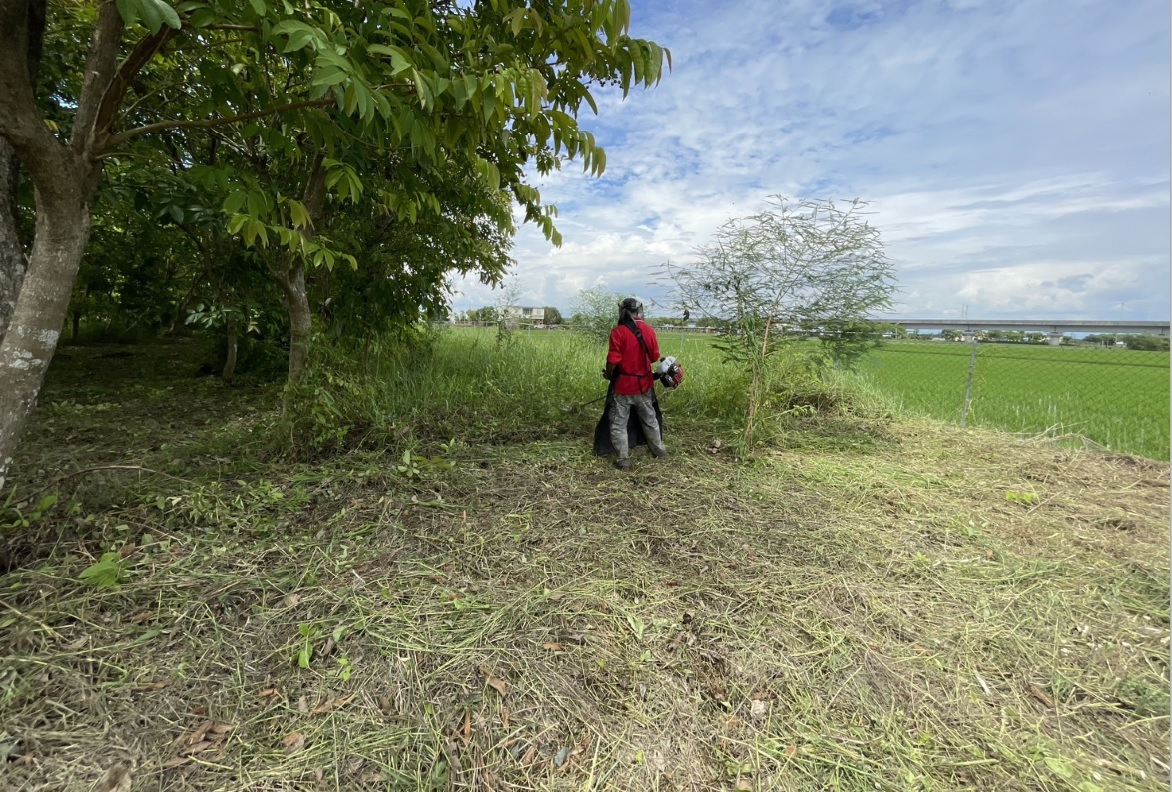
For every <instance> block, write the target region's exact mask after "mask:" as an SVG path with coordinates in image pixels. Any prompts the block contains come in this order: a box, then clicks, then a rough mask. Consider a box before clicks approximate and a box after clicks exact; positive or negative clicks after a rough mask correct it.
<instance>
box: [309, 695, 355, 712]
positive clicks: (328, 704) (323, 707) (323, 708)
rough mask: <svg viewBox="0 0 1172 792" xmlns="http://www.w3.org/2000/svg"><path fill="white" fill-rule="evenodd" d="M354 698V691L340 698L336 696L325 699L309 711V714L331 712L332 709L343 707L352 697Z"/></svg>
mask: <svg viewBox="0 0 1172 792" xmlns="http://www.w3.org/2000/svg"><path fill="white" fill-rule="evenodd" d="M352 698H354V694H353V693H351V694H350V695H349V696H339V697H338V698H335V699H326V700H325V701H323V702H322V703H320V704H318V705H317V706H316V707H314V708H313V709H311V710H310V711H309V714H310V715H324V714H325V713H327V712H329V711H330V710H336V709H339V708H341V707H344V706H346V704H348V703H349V702H350V699H352Z"/></svg>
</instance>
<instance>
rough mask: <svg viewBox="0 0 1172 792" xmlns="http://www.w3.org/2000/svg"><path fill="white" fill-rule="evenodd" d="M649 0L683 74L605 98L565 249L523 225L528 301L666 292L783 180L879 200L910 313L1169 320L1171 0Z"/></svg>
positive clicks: (460, 301) (559, 188)
mask: <svg viewBox="0 0 1172 792" xmlns="http://www.w3.org/2000/svg"><path fill="white" fill-rule="evenodd" d="M632 5H633V6H634V8H633V14H632V32H633V34H634V35H640V36H645V37H648V38H652V39H654V40H656V41H658V42H659V43H661V44H663V45H665V46H667V47H669V48H671V50H672V54H673V59H674V65H675V69H674V71H673V73H671V74H669V75H667V76H665V77H664V79H663V82H662V83H661V84H660V85H659V86H658V87H657V88H655V89H653V90H651V91H647V92H642V91H639V92H634V93H632V95H631V96H630V97H629V98H628V99H627V100H626V101H625V102H624V101H620V97H619V96H618V94H617V92H615V91H603V92H600V93H599V94H598V97H599V109H600V115H599V117H598V118H593V117H585V118H583V119H582V121H583V125H584V126H585V127H587V128H589V129H591V130H592V131H594V132H595V133H596V135H597V138H598V141H599V143H600V144H602V145H603V146H605V147H606V149H607V159H608V170H607V172H606V174H605V175H604V176H603V177H602V179H598V180H592V179H588V178H586V177H584V176H582V175H581V172H580V168H579V167H578V166H575V165H573V164H570V165H568V166H567V168H566V169H565V170H564V171H562V172H559V173H556V174H552V175H551V176H550V177H548V178H546V179H544V180H542V183H541V184H540V185H539V186H540V187H541V190H542V194H543V196H544V198H545V199H546V200H547V201H549V202H552V203H556V204H558V206H559V209H560V210H561V213H560V218H559V221H558V222H559V228H560V229H561V230H562V232H563V234H564V235H565V239H566V244H565V245H564V246H563V247H562V248H561V249H560V250H554V249H551V248H550V246H549V245H548V243H546V242H545V240H544V239H542V238H541V236H540V234H539V233H537V232H536V230H534V229H533V228H532V227H526V228H523V229H522V231H521V233H520V234H519V235H518V238H517V248H516V251H515V257H516V258H517V260H518V268H517V280H518V281H519V282H520V283H521V284H522V285H523V288H524V290H525V292H526V298H527V299H529V300H532V301H533V302H541V303H544V304H553V305H558V306H560V307H562V308H568V307H569V304H570V303H571V301H572V299H573V296H574V294H575V293H576V291H577V290H578V289H579V288H582V287H584V286H590V285H594V283H595V282H597V281H598V280H599V279H600V278H601V279H603V280H605V281H606V282H607V283H608V284H610V285H611V286H612V287H613V288H615V289H616V290H620V291H634V292H638V293H642V294H648V295H650V296H652V297H656V296H661V295H662V293H663V288H662V287H660V286H654V285H649V284H650V282H651V281H652V279H653V277H654V272H655V270H656V269H657V268H658V266H659V265H660V264H662V262H663V261H664V260H666V259H668V258H672V259H674V260H679V259H682V258H686V257H688V256H689V255H691V253H692V251H693V250H694V249H695V247H696V246H697V245H700V244H702V243H704V242H705V241H707V240H708V239H709V237H710V235H711V233H712V232H713V230H714V229H715V228H716V227H717V226H718V225H719V224H720V223H721V222H723V221H724V220H727V219H728V218H730V217H733V216H736V215H739V214H745V213H748V212H751V211H753V210H755V209H758V208H760V206H761V202H762V200H763V199H764V198H765V197H766V196H767V195H770V194H778V193H780V194H785V195H791V196H810V197H836V198H853V197H856V196H859V197H862V198H864V199H866V200H869V201H871V203H872V207H873V208H874V209H875V210H876V212H877V214H876V215H875V216H874V218H873V222H874V223H875V225H877V226H878V227H879V228H880V230H881V231H882V232H883V235H884V239H885V241H886V243H887V247H888V252H889V255H890V256H891V257H892V259H893V261H894V262H895V264H896V267H897V271H898V273H899V277H900V283H901V289H902V291H901V293H900V295H899V305H898V311H897V312H898V313H899V314H900V315H903V316H909V317H910V316H913V315H926V314H931V315H937V316H943V315H947V314H948V313H955V312H958V311H959V310H960V304H961V303H962V302H964V303H965V304H966V305H967V310H968V315H969V316H976V315H978V314H985V315H989V316H995V315H1001V316H1007V315H1011V314H1012V315H1018V316H1023V317H1024V316H1025V315H1026V314H1028V313H1029V312H1031V311H1043V310H1045V311H1046V312H1047V315H1054V314H1055V313H1066V314H1068V315H1069V316H1070V317H1071V318H1078V317H1085V318H1108V317H1112V316H1117V315H1119V312H1126V313H1128V314H1129V318H1135V319H1142V318H1149V319H1157V318H1167V317H1168V314H1169V300H1168V280H1169V277H1168V269H1169V233H1170V224H1169V125H1168V117H1169V81H1168V68H1169V7H1168V5H1167V3H1166V2H1165V1H1164V0H1136V1H1135V2H1131V3H1124V4H1114V3H1096V2H1089V0H1082V1H1081V2H1080V1H1077V0H1076V1H1075V2H1069V1H1068V0H991V1H990V2H981V3H976V2H967V1H965V2H962V1H961V0H951V2H949V1H946V0H919V1H918V2H917V1H916V0H892V1H888V0H882V1H881V0H865V1H859V2H851V1H850V0H846V1H845V2H837V3H833V4H826V3H823V2H818V0H784V1H783V0H735V1H734V0H730V1H729V2H724V3H711V2H701V0H678V1H676V2H669V1H668V0H659V2H652V1H651V0H633V2H632ZM1083 276H1085V277H1083ZM1045 284H1052V285H1045ZM1063 284H1065V285H1063ZM461 289H462V294H460V295H459V296H457V298H456V304H457V307H460V308H463V307H471V306H475V305H481V304H486V303H488V302H492V300H493V299H495V297H494V296H493V295H491V294H490V293H489V292H488V291H487V290H486V289H484V288H483V287H480V286H478V285H477V284H469V283H464V284H461Z"/></svg>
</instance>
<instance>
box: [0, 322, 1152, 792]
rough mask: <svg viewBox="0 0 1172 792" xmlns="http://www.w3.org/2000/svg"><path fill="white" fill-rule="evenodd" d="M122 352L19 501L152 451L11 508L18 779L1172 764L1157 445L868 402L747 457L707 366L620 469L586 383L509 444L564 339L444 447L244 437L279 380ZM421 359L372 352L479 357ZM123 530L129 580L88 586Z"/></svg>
mask: <svg viewBox="0 0 1172 792" xmlns="http://www.w3.org/2000/svg"><path fill="white" fill-rule="evenodd" d="M543 343H550V342H543ZM558 343H571V342H558ZM127 351H129V352H130V353H131V354H133V355H134V357H131V358H98V355H101V354H104V353H103V352H102V351H101V350H74V351H73V352H72V357H71V358H70V359H61V360H58V361H57V362H56V363H55V364H54V369H53V371H52V372H51V379H52V381H51V384H50V386H49V388H48V389H47V391H46V396H45V400H44V404H43V405H42V407H41V408H40V409H39V410H38V412H37V414H36V417H35V421H34V424H33V426H32V427H31V428H30V434H29V438H30V440H29V442H28V443H27V444H26V448H25V449H24V451H23V454H22V457H21V459H20V460H19V471H18V475H20V476H22V480H21V481H20V483H19V486H20V487H21V488H22V491H23V492H25V493H31V491H32V490H35V489H38V488H40V487H42V486H45V485H48V484H51V483H52V482H53V481H54V480H55V477H57V476H58V475H59V474H61V473H63V472H68V471H69V470H71V469H73V468H74V467H91V466H94V465H98V464H115V463H129V464H137V465H140V466H142V467H144V468H150V469H152V470H157V471H161V472H162V473H165V474H166V475H161V474H157V473H146V472H143V471H128V470H99V471H91V472H90V473H88V474H86V475H84V476H76V477H73V478H69V479H67V480H65V481H64V482H62V483H61V484H60V485H59V489H60V490H61V492H62V501H61V503H60V504H59V505H57V506H55V507H53V509H52V510H50V511H49V512H48V513H46V514H45V515H44V517H42V518H41V519H40V520H39V521H37V522H34V523H33V524H32V525H31V526H30V527H29V528H28V529H25V532H24V536H25V537H26V538H27V541H26V542H25V543H24V544H23V545H21V547H20V552H21V555H20V558H19V560H20V561H21V566H20V567H19V568H17V569H15V570H13V571H12V572H10V573H9V574H7V575H6V576H4V578H3V580H2V581H0V583H2V586H3V589H2V590H3V595H2V596H3V607H2V611H3V613H0V643H2V644H3V648H2V649H0V651H2V652H3V658H4V659H3V664H2V667H3V669H4V675H3V677H2V681H3V688H2V693H0V695H2V698H0V711H3V713H4V718H3V723H2V725H0V744H3V746H4V747H5V750H6V751H7V753H8V762H7V764H6V765H4V766H3V767H2V768H0V777H2V778H3V783H2V785H3V786H5V787H6V788H13V789H22V790H61V789H66V790H74V789H90V788H91V786H92V785H93V784H94V783H95V782H97V781H98V780H99V779H100V778H102V777H105V778H107V779H114V778H115V777H117V776H118V775H119V774H120V773H121V772H122V771H123V770H125V772H127V773H129V775H130V776H131V777H132V778H133V781H134V788H136V789H137V788H143V789H166V790H172V789H173V790H179V789H188V790H192V789H194V790H211V789H217V790H292V789H298V790H302V789H304V790H316V789H323V790H326V789H328V790H336V789H347V790H352V789H370V790H376V789H377V790H387V789H396V790H416V789H435V790H447V789H477V790H482V789H494V790H528V789H542V790H556V789H566V790H569V789H575V790H580V789H615V790H619V789H621V790H652V789H663V790H666V789H681V790H691V789H713V790H717V789H728V790H736V789H754V790H822V789H840V790H874V789H883V790H944V789H957V790H960V789H986V790H1053V791H1054V792H1058V790H1084V792H1092V791H1093V790H1096V789H1101V790H1156V789H1166V788H1167V778H1168V766H1167V765H1168V760H1169V758H1168V737H1169V731H1168V684H1167V675H1168V648H1169V647H1168V637H1169V633H1168V618H1169V613H1168V607H1169V591H1168V571H1169V570H1168V541H1167V539H1168V533H1167V529H1168V483H1169V478H1168V467H1167V465H1165V464H1159V463H1153V462H1148V461H1145V460H1141V459H1137V458H1133V457H1123V456H1105V455H1100V454H1095V453H1088V452H1082V451H1070V450H1063V449H1058V448H1055V447H1053V446H1048V445H1044V444H1037V443H1033V444H1026V443H1022V442H1018V441H1015V440H1013V439H1011V438H1009V437H1007V436H1005V435H998V434H992V433H988V432H983V431H969V432H961V431H958V430H955V429H953V428H950V427H945V426H942V425H940V424H936V423H930V422H922V421H921V422H891V421H888V420H884V419H881V418H876V417H869V418H865V417H850V416H839V417H837V418H833V419H831V418H825V417H824V418H820V419H816V420H807V421H802V422H796V423H790V424H788V425H787V427H786V429H787V430H786V432H785V433H784V434H783V435H781V436H780V437H781V439H782V440H783V441H784V442H782V443H781V444H780V445H778V446H776V447H775V448H774V449H773V450H771V451H767V452H764V453H762V454H761V455H760V456H759V457H758V459H757V461H756V462H754V463H753V464H744V463H738V462H736V461H735V460H734V459H733V458H732V457H731V455H730V454H729V453H728V451H727V449H728V447H729V446H730V445H731V438H730V437H729V436H728V435H723V436H722V435H721V434H720V433H719V432H720V424H719V421H714V420H712V416H713V415H715V413H711V414H710V413H706V412H705V410H708V409H713V410H714V409H715V408H714V407H713V405H715V404H716V403H717V401H716V399H715V398H714V397H711V396H710V395H706V393H705V390H706V389H707V388H709V387H710V386H711V385H712V383H713V380H709V379H706V378H705V377H701V376H697V370H696V367H689V381H688V383H687V384H686V386H685V388H686V389H685V390H681V391H680V392H679V393H677V394H673V395H672V396H671V397H670V399H671V401H669V402H668V404H667V405H666V406H665V410H667V412H668V418H669V421H672V422H673V423H672V424H671V425H672V426H673V427H675V431H674V432H673V433H672V435H671V436H670V437H669V442H670V444H671V446H672V449H673V451H674V452H675V453H674V456H673V457H672V458H671V459H669V460H665V461H663V462H657V461H653V460H649V459H647V458H646V457H645V456H642V455H640V456H639V457H638V458H637V459H636V468H635V472H634V474H633V475H631V476H623V475H621V474H619V473H617V472H616V471H614V470H612V469H611V468H610V467H609V465H608V464H606V462H605V461H603V460H597V459H594V458H592V457H591V456H589V447H588V446H589V441H588V436H587V435H588V432H589V429H590V427H591V426H592V424H593V421H594V419H595V413H594V412H593V411H591V412H590V414H589V415H585V414H574V415H569V416H562V415H561V414H560V412H558V411H556V406H555V410H554V412H555V413H556V414H552V413H542V416H543V420H542V422H540V424H539V425H537V426H536V427H535V428H533V429H532V431H531V433H530V435H529V436H527V437H523V436H521V434H520V433H519V432H513V430H512V429H511V428H510V427H514V426H522V425H524V423H525V422H527V421H529V420H531V419H530V417H529V416H528V413H526V411H527V410H536V408H535V407H532V406H531V405H532V404H533V399H534V398H536V397H535V395H534V394H533V391H532V387H533V385H534V383H533V382H532V380H531V379H525V378H521V379H514V378H515V377H517V376H518V374H519V373H524V374H525V375H526V376H527V377H531V376H538V375H539V374H540V372H543V371H546V370H551V371H554V372H556V371H558V370H559V367H560V365H561V363H560V361H556V360H555V361H541V362H539V363H534V364H530V363H527V362H525V360H526V354H527V350H526V349H524V348H519V349H518V350H517V351H515V352H511V353H507V355H498V354H497V353H496V352H495V351H494V352H493V356H495V358H494V359H496V360H498V361H500V362H501V367H500V369H499V373H498V374H493V373H492V371H491V369H481V370H480V373H481V375H482V377H490V378H491V380H490V381H488V382H483V381H482V382H481V383H480V384H479V385H478V388H479V391H478V392H479V393H481V394H483V398H482V400H481V401H479V402H474V403H472V404H470V405H468V406H469V410H468V411H466V412H465V413H459V412H458V408H459V406H460V404H459V402H458V401H456V400H455V397H454V396H453V401H452V403H451V405H450V407H451V408H452V409H453V413H452V416H456V417H449V419H448V420H445V421H444V422H443V424H444V425H443V426H442V427H434V428H432V429H427V430H426V431H423V432H421V433H419V434H418V435H414V436H415V437H416V438H418V437H425V438H432V439H430V440H426V441H424V442H422V443H419V442H418V440H416V441H411V438H412V437H413V434H412V429H411V423H410V420H412V418H411V416H410V415H408V414H407V413H404V414H403V415H401V416H400V417H399V419H398V423H397V424H396V428H395V429H394V431H390V432H387V433H386V434H385V435H384V436H383V437H384V439H385V441H386V443H387V444H388V445H386V447H385V448H375V447H374V446H373V445H371V444H370V443H368V444H367V446H366V450H360V451H353V452H351V453H350V454H347V455H345V456H340V457H335V458H332V459H328V460H326V461H319V462H317V463H313V464H309V463H295V462H290V461H287V460H285V461H283V460H281V459H276V458H270V459H268V460H267V461H263V462H262V461H260V460H259V459H258V458H257V456H256V453H253V452H252V451H250V450H249V449H250V448H252V446H250V443H256V441H254V440H250V439H249V438H250V437H251V435H250V433H249V431H248V430H249V427H251V426H254V425H256V423H257V421H258V420H259V417H260V416H261V415H262V414H263V413H264V411H265V410H266V409H271V407H272V405H273V404H275V402H276V393H275V391H273V390H272V389H264V388H261V389H247V388H238V389H224V388H221V387H219V386H218V385H217V384H216V383H215V382H214V381H212V380H200V381H192V380H190V379H185V378H181V367H180V366H179V364H177V363H175V362H174V361H175V358H174V357H173V356H174V355H175V354H176V352H175V350H174V349H168V348H160V347H149V348H136V349H130V350H127ZM160 354H162V355H164V357H159V355H160ZM567 354H568V352H567ZM432 355H433V357H432V358H431V363H432V368H431V373H427V374H417V375H414V376H411V377H408V376H407V374H406V372H405V371H403V372H399V373H396V372H385V376H386V378H387V380H388V381H391V380H395V379H398V378H405V379H403V381H404V382H406V381H407V380H408V379H409V380H411V381H414V382H416V383H417V387H422V385H419V384H418V383H422V382H423V381H424V380H425V379H426V378H428V377H436V376H439V375H438V374H437V373H436V372H437V368H436V361H437V360H440V359H443V358H442V356H445V355H450V356H451V357H450V359H448V362H449V363H451V365H453V366H455V367H456V370H457V371H460V372H463V371H465V369H463V368H461V367H462V366H468V367H470V368H469V369H467V370H471V369H472V368H475V365H474V363H472V362H469V361H475V360H477V359H481V360H488V359H490V358H492V357H493V356H486V357H483V358H479V357H478V356H479V355H480V353H479V352H476V351H475V349H470V348H469V347H468V345H467V343H466V341H465V342H461V341H460V339H459V337H450V338H449V339H447V340H446V341H445V342H444V343H443V344H442V345H441V347H439V348H438V349H437V350H436V351H434V352H433V353H432ZM436 355H438V356H440V357H435V356H436ZM583 355H584V357H583V359H582V363H583V364H585V363H587V362H589V363H590V364H591V370H594V369H595V368H597V361H594V360H593V358H592V357H591V358H589V360H587V356H586V355H585V353H583ZM531 365H532V366H533V367H532V368H529V366H531ZM575 365H576V364H575ZM151 371H155V372H157V373H156V374H154V375H150V374H148V372H151ZM713 373H715V372H713ZM565 374H566V376H568V377H577V376H579V375H577V374H574V373H572V372H569V369H568V367H567V368H566V370H565ZM552 376H553V375H551V377H552ZM455 379H456V380H459V379H460V378H459V377H456V378H455ZM557 381H558V382H564V381H566V380H565V378H564V377H561V378H558V379H557ZM512 382H517V383H519V385H516V386H514V385H510V383H512ZM552 382H553V380H552V379H551V383H552ZM129 383H134V385H133V387H131V386H130V385H129ZM599 383H601V381H600V380H599ZM437 384H438V383H437ZM722 386H723V385H722ZM452 387H453V388H459V387H464V385H456V384H453V385H452ZM551 387H553V386H552V384H551ZM566 387H567V390H566V392H564V393H553V394H549V395H550V396H552V397H553V398H552V400H553V401H554V402H555V403H556V402H561V401H564V400H565V401H568V400H569V397H570V396H571V395H573V394H576V395H577V396H579V397H581V396H586V397H588V396H589V395H592V394H591V391H592V390H593V389H594V388H595V387H598V385H596V384H594V383H593V382H592V381H590V380H588V379H587V378H586V376H585V375H582V377H581V380H580V384H578V385H575V384H573V382H572V381H571V382H570V384H569V385H567V386H566ZM579 391H583V392H584V393H583V392H579ZM713 391H714V392H718V391H719V388H713ZM428 392H431V391H428ZM453 392H454V391H453ZM423 393H424V391H423V390H419V391H417V392H416V394H415V396H414V397H412V398H414V399H416V400H417V399H418V398H420V397H421V396H422V394H423ZM403 399H404V401H403V405H404V406H405V407H409V406H410V405H411V404H414V403H415V402H414V401H412V400H411V399H410V398H408V397H406V396H404V397H403ZM494 400H498V401H495V402H494ZM693 400H694V401H693ZM494 404H512V405H513V408H514V409H513V412H511V413H506V414H505V415H502V416H498V417H497V420H498V421H499V422H501V423H500V424H499V425H498V426H497V427H496V429H495V430H494V429H493V428H492V427H491V426H488V425H486V424H485V423H484V422H485V421H487V420H489V419H490V416H488V414H487V413H481V412H479V409H480V408H481V407H483V408H485V409H487V408H488V406H491V405H494ZM684 405H688V408H687V409H684ZM706 405H707V406H706ZM380 409H384V410H385V412H384V414H383V417H385V418H387V419H391V418H392V413H391V411H390V410H389V409H386V407H385V404H384V405H382V407H380ZM418 410H419V412H417V414H415V416H414V420H419V421H422V422H424V423H426V422H427V421H426V420H425V418H427V416H426V415H424V413H423V411H422V410H423V408H421V407H420V408H418ZM591 410H593V408H591ZM366 412H367V413H370V410H369V409H367V410H366ZM534 414H536V413H534ZM460 415H463V417H462V418H459V417H458V416H460ZM516 416H521V418H523V419H524V420H523V421H522V420H521V418H516ZM559 416H560V417H559ZM457 418H458V420H457ZM514 418H516V421H515V422H514ZM453 428H458V429H461V430H467V434H457V435H456V437H457V443H456V444H455V445H451V446H449V447H446V448H442V447H440V446H439V444H438V441H439V440H440V439H441V438H442V439H445V440H446V439H448V438H449V437H450V436H451V435H450V433H449V431H446V430H451V429H453ZM440 429H443V430H445V431H440ZM496 431H502V432H503V431H509V432H513V434H512V436H511V437H509V438H507V439H505V440H501V441H499V442H495V443H494V442H488V441H489V440H490V439H491V438H492V437H493V436H494V432H496ZM396 437H399V438H401V440H402V442H401V443H400V444H395V438H396ZM717 440H720V441H721V443H720V445H719V446H718V445H717V443H716V441H717ZM408 442H413V443H414V450H415V452H416V453H417V454H419V455H420V456H422V457H425V458H426V459H428V460H430V463H428V462H424V461H423V460H419V461H418V462H417V463H416V464H414V465H410V466H408V465H403V463H402V459H401V453H402V451H403V450H406V448H407V445H408ZM255 447H256V448H257V449H259V448H261V447H262V444H259V443H258V444H257V445H256V446H255ZM241 449H243V450H241ZM437 457H442V459H443V463H444V464H440V463H438V462H437ZM448 465H450V467H447V466H448ZM399 466H403V467H405V468H406V469H405V470H402V471H401V470H399V469H398V468H399ZM67 502H72V503H73V505H72V506H70V505H68V504H67ZM107 551H109V552H113V553H115V554H116V556H117V557H118V558H119V559H120V560H118V561H117V562H114V561H113V560H112V559H111V561H110V564H108V565H107V571H108V572H109V573H110V574H112V575H120V576H121V582H120V583H119V584H118V585H117V586H116V587H112V588H105V589H99V588H97V587H95V586H94V585H92V584H87V583H83V582H81V581H80V580H79V579H78V578H79V575H81V573H82V572H83V571H84V570H85V569H87V568H88V567H90V565H92V564H93V563H94V562H95V561H96V560H98V558H99V557H101V556H102V554H103V553H104V552H107Z"/></svg>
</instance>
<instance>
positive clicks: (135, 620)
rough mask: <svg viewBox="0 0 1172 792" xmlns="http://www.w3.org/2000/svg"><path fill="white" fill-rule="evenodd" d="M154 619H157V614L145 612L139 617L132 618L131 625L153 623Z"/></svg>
mask: <svg viewBox="0 0 1172 792" xmlns="http://www.w3.org/2000/svg"><path fill="white" fill-rule="evenodd" d="M154 618H155V614H154V612H153V611H143V612H142V613H140V614H138V615H137V616H131V617H130V623H131V624H142V623H143V622H148V621H152V620H153V619H154Z"/></svg>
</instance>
